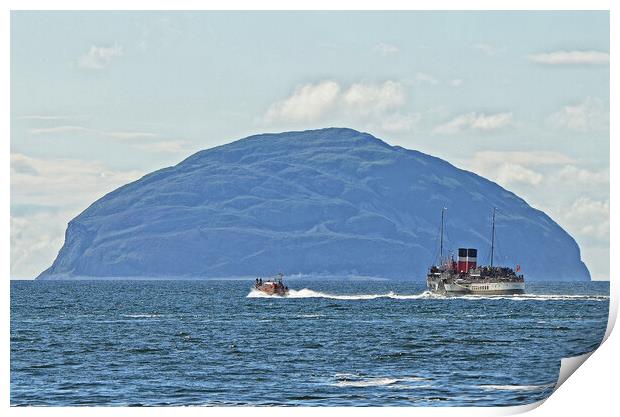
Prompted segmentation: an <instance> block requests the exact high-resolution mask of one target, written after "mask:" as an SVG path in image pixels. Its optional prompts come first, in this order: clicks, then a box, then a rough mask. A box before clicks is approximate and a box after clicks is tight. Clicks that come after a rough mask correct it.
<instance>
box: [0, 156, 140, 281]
mask: <svg viewBox="0 0 620 417" xmlns="http://www.w3.org/2000/svg"><path fill="white" fill-rule="evenodd" d="M140 176H142V173H141V172H138V171H135V170H128V171H118V170H113V169H110V168H108V167H106V166H105V165H104V164H102V163H100V162H88V161H82V160H76V159H41V158H33V157H30V156H26V155H24V154H19V153H13V154H11V277H14V278H25V277H30V278H32V277H34V276H36V275H37V274H38V273H40V272H41V271H42V270H43V269H45V268H46V267H48V266H49V265H50V264H51V263H52V261H53V260H54V257H55V256H56V254H57V253H58V250H59V249H60V247H61V245H62V243H63V240H64V231H65V227H66V225H67V222H68V221H69V220H70V219H71V218H73V217H75V216H76V215H77V214H79V213H80V212H81V211H82V210H83V209H85V208H86V207H88V205H89V204H91V203H92V202H93V201H95V200H97V199H98V198H100V197H102V196H103V195H105V194H106V193H108V192H110V191H112V190H114V189H116V188H118V187H119V186H121V185H123V184H126V183H128V182H131V181H134V180H136V179H138V178H139V177H140Z"/></svg>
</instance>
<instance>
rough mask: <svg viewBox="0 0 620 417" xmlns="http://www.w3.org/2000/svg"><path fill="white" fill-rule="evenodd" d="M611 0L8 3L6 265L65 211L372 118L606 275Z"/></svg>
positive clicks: (49, 251)
mask: <svg viewBox="0 0 620 417" xmlns="http://www.w3.org/2000/svg"><path fill="white" fill-rule="evenodd" d="M609 38H610V37H609V13H608V12H584V11H576V12H569V11H565V12H541V11H538V12H508V11H504V12H477V11H469V12H420V11H410V12H402V11H401V12H351V11H349V12H269V11H263V12H206V11H204V12H144V11H137V12H95V11H89V12H67V11H52V12H49V11H48V12H24V11H22V12H12V13H11V64H10V67H11V68H10V69H11V98H10V99H11V115H10V119H11V138H10V148H11V177H10V182H11V277H12V278H33V277H35V276H36V275H38V274H39V273H40V272H41V271H43V270H44V269H46V268H47V267H49V266H50V265H51V263H52V262H53V260H54V258H55V256H56V255H57V253H58V250H59V249H60V247H61V246H62V244H63V241H64V231H65V228H66V225H67V223H68V221H69V220H71V219H72V218H73V217H75V216H77V215H78V214H79V213H80V212H81V211H82V210H84V209H85V208H86V207H88V206H89V205H90V204H91V203H92V202H94V201H95V200H96V199H98V198H100V197H102V196H103V195H105V194H106V193H108V192H110V191H112V190H114V189H115V188H117V187H119V186H121V185H123V184H125V183H127V182H130V181H133V180H135V179H138V178H140V177H141V176H142V175H144V174H146V173H149V172H151V171H153V170H156V169H159V168H162V167H165V166H170V165H174V164H176V163H178V162H180V161H181V160H183V159H185V158H186V157H187V156H189V155H191V154H192V153H194V152H196V151H198V150H201V149H206V148H211V147H213V146H217V145H221V144H224V143H229V142H232V141H233V140H236V139H240V138H242V137H245V136H248V135H251V134H255V133H263V132H280V131H287V130H305V129H315V128H322V127H328V126H338V127H350V128H353V129H357V130H360V131H365V132H369V133H371V134H373V135H375V136H377V137H379V138H381V139H383V140H385V141H386V142H388V143H390V144H392V145H400V146H403V147H406V148H409V149H416V150H419V151H421V152H425V153H428V154H431V155H434V156H437V157H440V158H443V159H445V160H447V161H449V162H450V163H452V164H454V165H456V166H457V167H460V168H463V169H467V170H470V171H473V172H475V173H477V174H480V175H482V176H485V177H487V178H489V179H491V180H493V181H495V182H497V183H498V184H500V185H502V186H503V187H505V188H507V189H509V190H511V191H513V192H515V193H516V194H517V195H519V196H520V197H522V198H524V199H525V200H526V201H527V202H528V203H529V204H530V205H532V206H533V207H535V208H538V209H541V210H543V211H545V212H546V213H547V214H548V215H550V216H551V218H553V219H554V220H555V221H556V222H557V223H558V224H560V225H561V226H562V227H563V228H564V229H565V230H566V231H567V232H569V233H570V234H571V235H572V236H573V237H574V238H575V240H576V241H577V243H578V244H579V246H580V248H581V251H582V258H583V260H584V261H585V263H586V265H587V266H588V268H589V269H590V272H591V274H592V277H593V279H598V280H601V279H604V280H608V279H609V185H610V181H609V137H610V134H609Z"/></svg>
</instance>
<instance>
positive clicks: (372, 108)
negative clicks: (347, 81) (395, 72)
mask: <svg viewBox="0 0 620 417" xmlns="http://www.w3.org/2000/svg"><path fill="white" fill-rule="evenodd" d="M342 102H343V103H344V106H345V107H346V109H347V110H348V111H350V112H353V113H355V114H357V115H361V116H365V115H368V114H371V113H382V112H385V111H388V110H393V109H396V108H399V107H401V106H403V105H404V104H405V102H406V95H405V90H404V88H403V86H402V84H400V83H398V82H395V81H389V80H388V81H385V82H384V83H382V84H364V83H356V84H353V85H351V87H349V89H348V90H346V91H345V92H344V93H343V94H342Z"/></svg>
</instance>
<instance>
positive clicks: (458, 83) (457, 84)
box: [450, 78, 463, 87]
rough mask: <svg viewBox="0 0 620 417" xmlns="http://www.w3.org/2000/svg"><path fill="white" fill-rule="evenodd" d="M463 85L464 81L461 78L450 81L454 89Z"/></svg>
mask: <svg viewBox="0 0 620 417" xmlns="http://www.w3.org/2000/svg"><path fill="white" fill-rule="evenodd" d="M462 84H463V80H461V79H460V78H455V79H454V80H452V81H450V85H451V86H452V87H460V86H461V85H462Z"/></svg>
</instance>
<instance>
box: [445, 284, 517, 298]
mask: <svg viewBox="0 0 620 417" xmlns="http://www.w3.org/2000/svg"><path fill="white" fill-rule="evenodd" d="M444 285H445V291H446V293H448V294H487V295H505V294H524V293H525V283H523V282H489V283H467V284H456V283H455V284H448V283H446V284H444Z"/></svg>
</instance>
